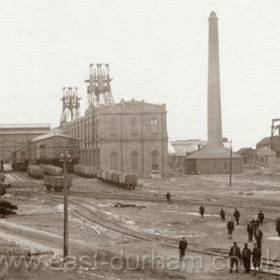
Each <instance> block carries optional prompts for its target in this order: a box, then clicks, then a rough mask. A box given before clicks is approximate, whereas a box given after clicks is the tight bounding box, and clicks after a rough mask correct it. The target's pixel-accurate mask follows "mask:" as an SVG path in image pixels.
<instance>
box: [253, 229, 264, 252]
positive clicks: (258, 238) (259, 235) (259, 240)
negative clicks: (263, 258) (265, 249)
mask: <svg viewBox="0 0 280 280" xmlns="http://www.w3.org/2000/svg"><path fill="white" fill-rule="evenodd" d="M262 238H263V233H262V231H261V230H260V229H257V231H256V234H255V239H256V242H257V245H258V248H259V249H260V250H262Z"/></svg>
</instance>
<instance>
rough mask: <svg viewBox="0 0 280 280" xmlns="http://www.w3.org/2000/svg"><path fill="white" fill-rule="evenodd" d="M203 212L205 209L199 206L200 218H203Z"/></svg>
mask: <svg viewBox="0 0 280 280" xmlns="http://www.w3.org/2000/svg"><path fill="white" fill-rule="evenodd" d="M204 212H205V209H204V207H203V205H202V204H201V205H200V207H199V213H200V216H201V218H203V216H204Z"/></svg>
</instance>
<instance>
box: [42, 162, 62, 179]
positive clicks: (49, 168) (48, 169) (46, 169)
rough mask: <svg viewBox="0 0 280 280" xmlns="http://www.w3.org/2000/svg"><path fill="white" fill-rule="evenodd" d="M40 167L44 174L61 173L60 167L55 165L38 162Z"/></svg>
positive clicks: (57, 174) (54, 174)
mask: <svg viewBox="0 0 280 280" xmlns="http://www.w3.org/2000/svg"><path fill="white" fill-rule="evenodd" d="M40 167H41V168H42V169H43V173H44V174H45V175H52V176H61V175H62V168H61V167H57V166H54V165H51V164H40Z"/></svg>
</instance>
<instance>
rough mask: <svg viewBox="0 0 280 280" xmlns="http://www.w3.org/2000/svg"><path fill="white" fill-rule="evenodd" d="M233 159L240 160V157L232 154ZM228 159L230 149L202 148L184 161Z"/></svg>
mask: <svg viewBox="0 0 280 280" xmlns="http://www.w3.org/2000/svg"><path fill="white" fill-rule="evenodd" d="M232 157H233V158H242V156H240V155H238V154H236V153H232ZM225 158H227V159H228V158H230V149H227V148H224V147H211V148H210V147H207V146H205V147H203V148H202V149H201V150H199V151H197V152H194V153H192V154H190V155H189V156H187V158H186V159H225Z"/></svg>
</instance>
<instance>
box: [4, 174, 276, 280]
mask: <svg viewBox="0 0 280 280" xmlns="http://www.w3.org/2000/svg"><path fill="white" fill-rule="evenodd" d="M279 179H280V176H276V175H238V176H234V177H233V183H232V187H229V178H228V176H216V175H213V176H209V175H208V176H206V175H199V176H198V175H193V176H182V177H173V178H165V179H153V180H143V181H141V184H140V186H139V187H138V188H137V189H136V190H134V191H133V190H123V189H120V188H117V187H114V186H109V185H105V184H101V183H99V182H97V181H96V180H95V179H85V178H81V177H76V176H75V177H74V179H73V181H74V184H73V187H72V188H71V191H70V196H69V198H70V200H71V199H75V200H76V201H78V202H80V203H83V205H85V206H87V207H88V208H90V209H91V210H93V211H94V212H95V213H96V214H98V215H99V216H101V217H104V218H106V219H108V220H110V221H112V222H115V223H117V224H118V225H121V226H123V227H126V228H129V229H131V230H134V231H136V232H146V233H150V234H153V235H157V236H159V241H158V242H149V241H145V240H140V239H137V238H134V237H131V236H126V235H124V234H121V233H118V232H115V231H113V230H109V229H107V228H104V227H102V226H100V225H98V224H96V223H93V222H90V221H86V220H82V219H81V217H80V216H79V215H77V213H76V212H75V208H76V206H75V205H73V204H71V202H70V203H69V238H70V240H69V259H68V260H67V261H66V262H65V263H63V261H62V257H61V256H62V250H63V238H62V236H63V204H62V203H63V201H62V198H63V195H62V194H55V193H52V194H51V195H53V197H54V198H56V199H58V200H51V199H48V198H46V197H44V193H46V191H45V187H44V186H43V182H42V180H34V179H31V178H30V177H28V176H27V175H26V174H25V173H19V172H18V173H7V181H8V182H10V183H11V184H12V188H11V189H8V194H7V196H6V198H5V199H7V200H9V201H10V202H12V203H14V204H16V205H18V210H17V215H15V216H10V217H9V218H6V219H1V220H0V227H1V231H0V248H1V249H0V250H1V255H0V258H1V259H0V279H48V280H51V279H62V280H64V279H65V280H66V279H109V280H110V279H119V280H120V279H130V280H133V279H135V280H136V279H137V280H140V279H194V280H196V279H197V280H198V279H199V280H201V279H205V280H210V279H244V280H246V279H251V278H254V279H280V276H279V277H277V276H275V277H274V276H271V275H267V274H262V273H260V272H254V271H252V272H251V273H250V274H249V275H248V274H245V273H244V272H243V268H241V269H240V272H239V273H235V272H234V273H232V274H230V273H229V269H228V267H227V262H226V259H223V258H221V257H219V256H218V257H213V256H210V255H205V254H198V253H195V252H193V251H192V249H195V248H198V247H199V248H204V249H211V250H212V249H215V250H217V251H219V250H221V251H225V252H227V251H228V250H229V248H230V246H231V245H232V241H233V240H228V238H227V233H226V223H225V222H222V221H221V219H220V217H219V211H220V208H221V206H223V207H224V209H225V211H226V216H227V220H228V219H229V217H231V216H232V214H233V211H234V207H238V208H239V210H240V212H241V221H240V225H239V226H236V229H235V231H234V233H233V237H234V241H237V242H238V245H239V246H240V247H241V248H242V247H243V243H244V242H247V233H246V226H247V223H248V222H249V221H250V220H251V219H252V217H254V216H255V215H256V214H257V213H258V211H259V210H260V209H262V210H263V211H264V214H265V223H264V225H263V226H262V228H261V229H262V231H263V233H264V239H263V249H262V250H263V256H267V257H270V258H277V259H280V256H279V254H280V250H279V248H280V238H278V237H277V233H276V231H275V218H276V217H277V216H279V215H280V204H279V200H280V196H279V193H280V183H279ZM167 191H169V192H170V193H171V199H172V201H173V204H172V205H168V204H167V203H166V200H165V194H166V192H167ZM83 194H86V195H83ZM101 195H103V196H104V197H101ZM106 195H107V197H109V198H106ZM145 197H147V200H145ZM59 199H61V201H59ZM116 203H123V204H126V203H129V204H135V206H136V207H127V208H117V207H114V205H115V204H116ZM201 204H204V207H205V210H206V212H205V216H204V218H203V219H202V218H201V217H200V215H199V214H198V209H199V206H200V205H201ZM277 207H279V208H278V209H277ZM182 236H185V237H186V239H187V241H188V243H189V247H188V248H189V251H187V254H186V258H185V261H183V262H179V260H178V249H177V244H178V241H179V240H180V238H181V237H182ZM160 237H168V238H172V239H173V240H174V244H173V245H174V246H173V247H172V246H165V245H164V244H163V243H162V242H161V238H160ZM249 247H252V244H251V243H249ZM37 266H38V267H37ZM279 272H280V271H279Z"/></svg>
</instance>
